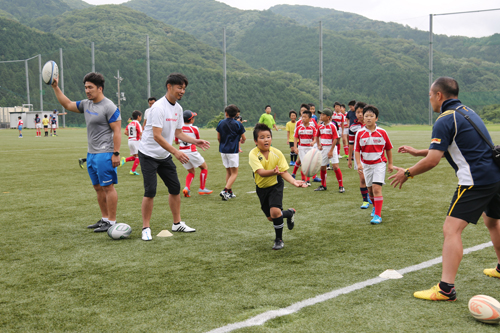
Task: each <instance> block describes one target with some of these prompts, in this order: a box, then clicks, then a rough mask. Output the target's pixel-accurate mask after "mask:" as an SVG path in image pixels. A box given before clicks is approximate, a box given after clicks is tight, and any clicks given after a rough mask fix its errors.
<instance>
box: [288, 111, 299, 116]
mask: <svg viewBox="0 0 500 333" xmlns="http://www.w3.org/2000/svg"><path fill="white" fill-rule="evenodd" d="M292 113H295V115H297V112H295V110H290V111H289V112H288V118H290V116H291V115H292Z"/></svg>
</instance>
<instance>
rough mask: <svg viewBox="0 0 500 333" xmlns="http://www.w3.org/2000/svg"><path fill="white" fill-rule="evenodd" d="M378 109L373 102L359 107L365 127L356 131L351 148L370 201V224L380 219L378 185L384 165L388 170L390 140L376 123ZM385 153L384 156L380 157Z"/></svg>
mask: <svg viewBox="0 0 500 333" xmlns="http://www.w3.org/2000/svg"><path fill="white" fill-rule="evenodd" d="M378 115H379V111H378V109H377V108H376V107H375V106H373V105H367V106H365V107H364V108H363V119H364V123H365V127H364V128H362V129H360V130H359V131H358V132H357V133H356V138H355V143H354V150H355V156H356V163H357V165H358V173H359V174H360V175H364V178H365V182H366V186H368V192H369V193H370V197H371V198H372V202H373V212H372V216H373V218H372V220H371V221H370V222H371V224H380V223H381V222H382V217H381V213H382V204H383V203H384V197H383V196H382V185H384V184H385V182H384V180H385V167H386V164H387V170H388V171H389V173H392V171H393V166H392V150H391V149H392V143H391V140H389V136H388V135H387V132H386V131H385V130H384V129H382V128H380V127H378V126H377V123H376V122H377V120H378ZM384 151H385V152H386V153H387V159H386V158H385V156H384Z"/></svg>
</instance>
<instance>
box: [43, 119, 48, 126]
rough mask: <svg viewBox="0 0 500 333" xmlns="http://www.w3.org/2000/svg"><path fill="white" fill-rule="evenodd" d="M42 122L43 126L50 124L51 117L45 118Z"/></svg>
mask: <svg viewBox="0 0 500 333" xmlns="http://www.w3.org/2000/svg"><path fill="white" fill-rule="evenodd" d="M42 124H43V126H47V125H48V124H49V118H43V119H42Z"/></svg>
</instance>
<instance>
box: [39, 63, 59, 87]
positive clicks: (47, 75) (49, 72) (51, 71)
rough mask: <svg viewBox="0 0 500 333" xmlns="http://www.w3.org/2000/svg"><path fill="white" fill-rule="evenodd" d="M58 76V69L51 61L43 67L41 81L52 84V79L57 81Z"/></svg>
mask: <svg viewBox="0 0 500 333" xmlns="http://www.w3.org/2000/svg"><path fill="white" fill-rule="evenodd" d="M58 76H59V67H57V64H56V62H55V61H53V60H49V61H47V62H46V63H45V65H43V68H42V79H43V82H45V83H46V84H52V82H54V79H57V77H58Z"/></svg>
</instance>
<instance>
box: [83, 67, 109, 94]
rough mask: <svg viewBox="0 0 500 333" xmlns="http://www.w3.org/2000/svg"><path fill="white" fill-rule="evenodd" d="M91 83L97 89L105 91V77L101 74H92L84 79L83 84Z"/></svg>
mask: <svg viewBox="0 0 500 333" xmlns="http://www.w3.org/2000/svg"><path fill="white" fill-rule="evenodd" d="M85 82H90V83H93V84H95V85H96V87H97V88H99V87H101V88H102V90H103V91H104V82H105V80H104V76H103V75H102V74H101V73H97V72H90V73H88V74H87V75H85V76H84V77H83V84H85Z"/></svg>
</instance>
